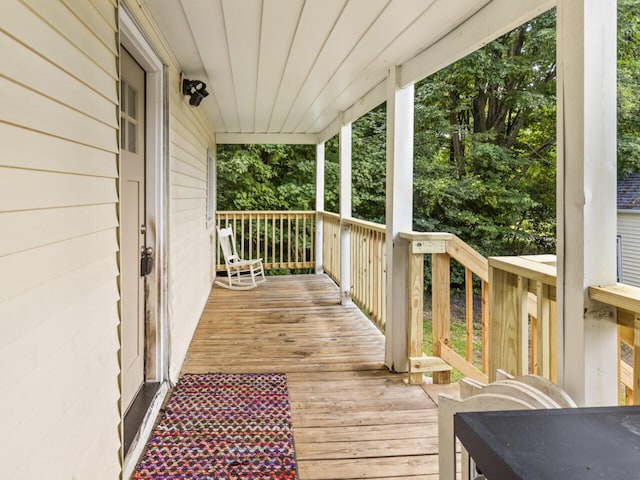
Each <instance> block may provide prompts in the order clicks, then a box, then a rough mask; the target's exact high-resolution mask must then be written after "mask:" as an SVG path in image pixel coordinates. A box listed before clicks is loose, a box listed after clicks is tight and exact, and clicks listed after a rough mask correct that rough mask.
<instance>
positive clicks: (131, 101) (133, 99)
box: [127, 85, 138, 118]
mask: <svg viewBox="0 0 640 480" xmlns="http://www.w3.org/2000/svg"><path fill="white" fill-rule="evenodd" d="M127 87H128V88H127V90H128V92H129V95H128V96H129V98H128V99H127V104H128V108H127V113H128V114H129V116H130V117H131V118H137V111H136V107H137V101H138V92H136V91H135V89H134V88H133V87H132V86H131V85H127Z"/></svg>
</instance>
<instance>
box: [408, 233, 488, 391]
mask: <svg viewBox="0 0 640 480" xmlns="http://www.w3.org/2000/svg"><path fill="white" fill-rule="evenodd" d="M400 237H402V238H404V239H405V240H407V241H408V242H409V243H410V261H409V292H410V301H409V322H410V324H409V382H410V383H422V375H423V373H424V372H432V373H433V381H434V383H448V382H449V381H450V372H449V370H451V367H453V368H455V369H456V370H458V371H460V372H461V373H462V374H463V375H465V376H467V377H471V378H474V379H476V380H478V381H482V382H485V383H486V382H487V381H488V376H487V364H488V360H487V357H486V352H487V349H486V345H487V335H486V333H487V319H488V310H487V295H488V286H487V282H488V280H489V274H488V265H487V259H486V258H484V257H483V256H482V255H480V254H479V253H478V252H476V251H475V250H473V249H472V248H471V247H470V246H469V245H467V244H466V243H464V242H463V241H462V240H460V239H459V238H458V237H456V236H455V235H452V234H449V233H418V232H406V233H401V234H400ZM425 254H430V255H431V268H432V275H431V285H432V304H431V308H432V313H433V315H432V318H433V327H432V339H433V347H432V356H425V355H424V354H423V346H422V344H423V342H422V340H423V333H422V332H423V296H424V292H423V288H424V287H423V285H424V258H423V257H424V255H425ZM452 258H453V259H454V260H456V261H457V262H459V263H460V264H461V265H462V266H463V267H464V271H465V299H466V315H465V317H466V332H465V337H466V342H467V348H466V352H465V356H462V355H460V354H458V353H457V352H455V351H454V350H453V348H451V345H452V342H451V340H452V339H451V259H452ZM474 276H476V277H478V278H479V279H480V284H481V293H480V295H481V299H482V308H481V327H482V328H481V334H480V335H481V340H480V341H481V345H482V349H481V352H480V355H481V358H480V359H478V360H476V359H474V351H473V344H474V343H475V339H474V328H473V327H474V325H473V324H474V321H473V296H474V292H473V277H474ZM476 364H478V365H476Z"/></svg>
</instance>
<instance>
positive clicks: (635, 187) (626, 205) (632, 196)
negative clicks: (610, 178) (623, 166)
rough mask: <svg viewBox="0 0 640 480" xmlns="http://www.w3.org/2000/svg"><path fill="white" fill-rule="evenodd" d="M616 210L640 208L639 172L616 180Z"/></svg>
mask: <svg viewBox="0 0 640 480" xmlns="http://www.w3.org/2000/svg"><path fill="white" fill-rule="evenodd" d="M618 210H640V173H632V174H631V175H629V176H628V177H626V178H625V179H623V180H618Z"/></svg>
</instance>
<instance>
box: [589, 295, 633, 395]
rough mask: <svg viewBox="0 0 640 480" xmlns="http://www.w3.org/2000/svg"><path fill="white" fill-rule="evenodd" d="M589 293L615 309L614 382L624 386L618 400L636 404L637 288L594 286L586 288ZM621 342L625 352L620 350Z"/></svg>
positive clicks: (594, 298) (621, 348)
mask: <svg viewBox="0 0 640 480" xmlns="http://www.w3.org/2000/svg"><path fill="white" fill-rule="evenodd" d="M589 296H590V297H591V299H593V300H597V301H598V302H601V303H604V304H606V305H611V306H613V307H616V309H617V316H616V318H617V322H618V352H617V354H618V357H617V358H618V362H619V363H618V365H619V368H618V385H621V386H622V388H623V389H624V395H623V396H619V398H620V403H623V404H626V405H640V288H638V287H632V286H630V285H623V284H617V285H608V286H594V287H590V288H589ZM622 345H624V346H626V349H627V352H628V355H627V354H625V353H623V348H625V347H622ZM625 357H630V358H629V359H628V360H630V361H629V362H627V359H626V358H625Z"/></svg>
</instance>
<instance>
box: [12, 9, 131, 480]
mask: <svg viewBox="0 0 640 480" xmlns="http://www.w3.org/2000/svg"><path fill="white" fill-rule="evenodd" d="M116 15H117V12H116V5H115V4H114V3H113V2H112V1H110V0H92V1H91V2H87V1H86V0H61V1H51V0H25V1H18V0H6V1H4V2H3V4H2V15H0V51H2V62H1V63H0V73H1V75H0V103H1V104H2V108H1V109H0V232H1V235H0V365H3V378H2V388H0V410H1V411H2V412H4V415H3V416H2V424H3V430H4V431H6V432H11V440H10V441H6V442H3V448H2V449H0V465H2V472H3V476H4V477H6V478H12V479H34V478H47V479H69V478H79V479H81V478H91V479H102V478H104V479H113V478H118V475H119V472H120V461H119V449H120V438H119V428H120V427H119V423H120V413H119V407H118V401H119V396H120V393H119V386H118V374H119V366H118V350H119V341H118V323H119V316H118V300H119V291H118V263H117V262H118V237H117V233H118V231H117V227H118V219H117V201H118V196H117V170H118V164H117V161H118V156H117V153H118V145H117V134H118V117H117V106H118V94H117V92H118V70H117V61H118V59H117V52H118V45H117V41H116V39H117V30H116V23H115V19H116V18H117V17H116Z"/></svg>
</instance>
